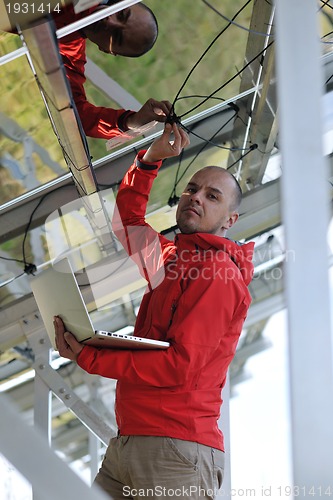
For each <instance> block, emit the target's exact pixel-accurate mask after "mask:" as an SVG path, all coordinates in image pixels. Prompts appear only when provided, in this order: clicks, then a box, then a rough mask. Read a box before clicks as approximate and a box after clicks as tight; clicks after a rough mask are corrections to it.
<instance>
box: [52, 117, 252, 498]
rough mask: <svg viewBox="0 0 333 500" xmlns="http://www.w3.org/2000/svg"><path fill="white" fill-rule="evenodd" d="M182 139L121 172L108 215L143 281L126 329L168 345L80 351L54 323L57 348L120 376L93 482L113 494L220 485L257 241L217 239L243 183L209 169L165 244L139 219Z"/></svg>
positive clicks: (195, 491)
mask: <svg viewBox="0 0 333 500" xmlns="http://www.w3.org/2000/svg"><path fill="white" fill-rule="evenodd" d="M171 132H173V136H174V137H173V139H174V140H173V141H170V134H171ZM188 143H189V139H188V136H187V134H186V133H185V132H184V131H183V130H182V129H179V128H177V126H176V125H175V124H174V125H172V126H171V125H170V124H167V125H166V126H165V130H164V133H163V134H162V136H161V137H159V138H158V139H156V140H155V142H154V143H153V144H152V145H151V147H150V148H149V149H148V151H140V152H139V154H138V155H137V157H136V159H135V162H134V164H133V165H132V166H131V168H130V169H129V171H128V172H127V174H126V175H125V177H124V179H123V181H122V184H121V186H120V188H119V191H118V195H117V207H118V211H115V214H114V217H113V228H114V231H115V233H116V235H117V236H118V238H119V239H120V241H121V242H122V244H123V246H124V248H125V249H126V250H127V251H128V253H129V254H130V255H131V257H132V258H133V259H134V260H135V261H136V262H137V263H138V265H139V267H140V271H141V273H142V275H143V276H144V277H145V278H146V279H148V287H147V291H146V294H145V295H144V297H143V299H142V303H141V306H140V310H139V313H138V317H137V320H136V324H135V330H134V335H136V336H138V337H149V338H153V339H156V340H164V341H168V342H170V347H169V348H168V349H167V350H165V351H134V350H133V351H132V350H113V349H96V348H94V347H88V346H82V344H79V343H78V342H77V341H76V339H75V338H74V337H73V335H71V334H70V333H69V332H66V326H65V325H64V324H63V322H62V321H61V319H60V318H59V317H57V318H55V323H54V324H55V332H56V339H57V340H56V341H57V347H58V349H59V353H60V355H61V356H64V357H66V358H69V359H71V360H73V361H76V362H77V363H78V364H79V365H80V366H81V367H82V368H83V369H84V370H86V371H87V372H89V373H95V374H99V375H102V376H104V377H109V378H113V379H116V380H117V391H116V403H115V410H116V418H117V424H118V428H119V432H118V436H117V437H116V438H114V439H111V441H110V444H109V447H108V449H107V452H106V455H105V458H104V460H103V464H102V467H101V469H100V471H99V473H98V475H97V478H96V481H95V482H96V484H98V485H100V486H101V487H102V488H103V489H104V490H105V491H106V492H107V493H108V494H109V495H110V497H111V498H113V499H121V498H124V497H128V498H134V497H135V498H136V497H138V496H147V497H150V498H156V499H157V498H170V497H173V496H177V497H180V498H191V499H197V500H201V499H203V498H206V499H208V498H209V499H212V498H214V497H215V495H216V493H217V491H218V489H219V488H220V487H221V485H222V480H223V471H224V440H223V434H222V432H221V430H220V429H219V427H218V420H219V416H220V407H221V404H222V397H221V391H222V388H223V386H224V384H225V381H226V375H227V370H228V367H229V365H230V363H231V361H232V359H233V356H234V354H235V351H236V345H237V342H238V339H239V335H240V333H241V330H242V326H243V323H244V320H245V317H246V314H247V311H248V307H249V305H250V302H251V298H250V294H249V291H248V285H249V283H250V281H251V278H252V273H253V265H252V254H253V246H254V244H253V243H247V244H244V245H240V244H238V243H237V242H234V241H232V240H230V239H228V238H226V233H227V231H228V230H229V229H230V228H231V227H232V226H233V225H234V224H235V223H236V221H237V219H238V208H239V204H240V201H241V189H240V186H239V184H238V182H237V181H236V179H235V178H234V177H233V176H232V175H230V174H229V173H228V172H227V171H226V170H224V169H222V168H219V167H215V166H214V167H206V168H203V169H202V170H199V171H198V172H197V173H196V174H195V175H194V176H193V177H192V179H191V180H190V181H189V183H188V184H187V186H186V187H185V190H184V192H183V194H182V195H181V198H180V201H179V204H178V208H177V215H176V218H177V224H178V227H179V229H180V234H178V235H177V236H176V237H175V240H174V241H170V240H168V239H166V238H165V237H164V236H162V235H161V234H158V233H156V231H154V229H153V228H152V227H150V226H149V225H148V224H147V223H146V221H145V211H146V205H147V201H148V197H149V193H150V190H151V187H152V184H153V181H154V179H155V177H156V175H157V173H158V170H159V168H160V167H161V164H162V160H163V159H165V158H169V157H173V156H177V155H179V154H180V152H181V150H182V148H184V147H186V146H187V145H188ZM142 263H144V264H143V266H142ZM60 312H61V311H60Z"/></svg>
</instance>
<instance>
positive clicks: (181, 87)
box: [172, 0, 252, 114]
mask: <svg viewBox="0 0 333 500" xmlns="http://www.w3.org/2000/svg"><path fill="white" fill-rule="evenodd" d="M251 2H252V0H248V1H247V2H246V3H245V4H244V5H243V7H241V8H240V9H239V10H238V11H237V12H236V14H235V15H234V17H233V18H232V21H234V20H235V19H236V17H237V16H238V15H239V14H240V13H241V12H242V11H243V10H244V9H245V8H246V7H247V6H248V5H249V4H250V3H251ZM229 26H231V23H230V22H229V24H228V25H227V26H225V27H224V28H223V30H222V31H220V33H218V34H217V35H216V37H215V38H214V39H213V40H212V42H211V43H210V44H209V45H208V47H207V49H206V50H205V51H204V52H203V54H202V55H201V56H200V57H199V59H198V60H197V62H196V63H195V64H194V66H193V67H192V69H191V70H190V72H189V73H188V75H187V76H186V78H185V80H184V82H183V83H182V85H181V86H180V89H179V90H178V92H177V94H176V97H175V98H174V100H173V103H172V112H173V111H174V107H175V104H176V102H177V99H178V97H179V94H180V93H181V91H182V90H183V88H184V87H185V85H186V84H187V82H188V80H189V78H190V76H191V75H192V73H193V71H194V70H195V69H196V67H197V66H198V65H199V63H200V62H201V61H202V59H203V58H204V57H205V55H206V54H207V52H208V51H209V50H210V49H211V47H212V46H213V45H214V43H215V42H216V41H217V40H218V38H219V37H220V36H221V35H222V34H223V33H224V32H225V31H226V30H227V29H228V28H229ZM186 114H187V113H186Z"/></svg>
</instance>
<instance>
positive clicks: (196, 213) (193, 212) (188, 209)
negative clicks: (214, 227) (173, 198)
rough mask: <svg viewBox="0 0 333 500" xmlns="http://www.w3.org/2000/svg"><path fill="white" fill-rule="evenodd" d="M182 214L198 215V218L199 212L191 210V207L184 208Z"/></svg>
mask: <svg viewBox="0 0 333 500" xmlns="http://www.w3.org/2000/svg"><path fill="white" fill-rule="evenodd" d="M184 212H190V213H192V214H195V215H198V216H199V217H200V214H199V212H198V211H197V210H196V209H195V208H193V207H188V208H185V210H184Z"/></svg>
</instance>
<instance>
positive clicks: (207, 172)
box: [176, 166, 242, 236]
mask: <svg viewBox="0 0 333 500" xmlns="http://www.w3.org/2000/svg"><path fill="white" fill-rule="evenodd" d="M241 197H242V192H241V189H240V186H239V184H238V182H237V181H236V179H235V178H234V176H233V175H231V174H230V173H229V172H228V171H227V170H225V169H224V168H221V167H216V166H209V167H204V168H202V169H201V170H198V172H196V173H195V174H194V175H193V177H192V178H191V179H190V181H189V182H188V184H187V186H186V188H185V190H184V192H183V194H182V196H181V198H180V200H179V203H178V207H177V213H176V220H177V224H178V227H179V229H180V230H181V232H182V233H185V234H192V233H200V232H201V233H210V234H216V235H219V236H225V234H226V232H227V231H228V229H230V228H231V227H232V226H233V225H234V224H235V222H236V221H237V219H238V212H237V209H238V207H239V205H240V202H241Z"/></svg>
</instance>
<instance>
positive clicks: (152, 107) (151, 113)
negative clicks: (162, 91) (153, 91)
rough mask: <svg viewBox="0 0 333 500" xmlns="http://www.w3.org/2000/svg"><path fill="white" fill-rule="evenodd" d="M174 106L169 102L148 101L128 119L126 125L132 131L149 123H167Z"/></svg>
mask: <svg viewBox="0 0 333 500" xmlns="http://www.w3.org/2000/svg"><path fill="white" fill-rule="evenodd" d="M171 108H172V104H171V102H169V101H155V99H148V101H147V102H146V103H145V104H144V105H143V106H142V108H141V109H140V110H139V111H137V112H136V113H133V114H132V115H130V116H129V117H128V118H127V121H126V125H127V127H128V128H129V129H130V130H131V129H136V128H139V127H142V126H143V125H146V124H147V123H149V122H153V121H156V122H165V120H166V117H167V116H168V114H169V113H170V111H171Z"/></svg>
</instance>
